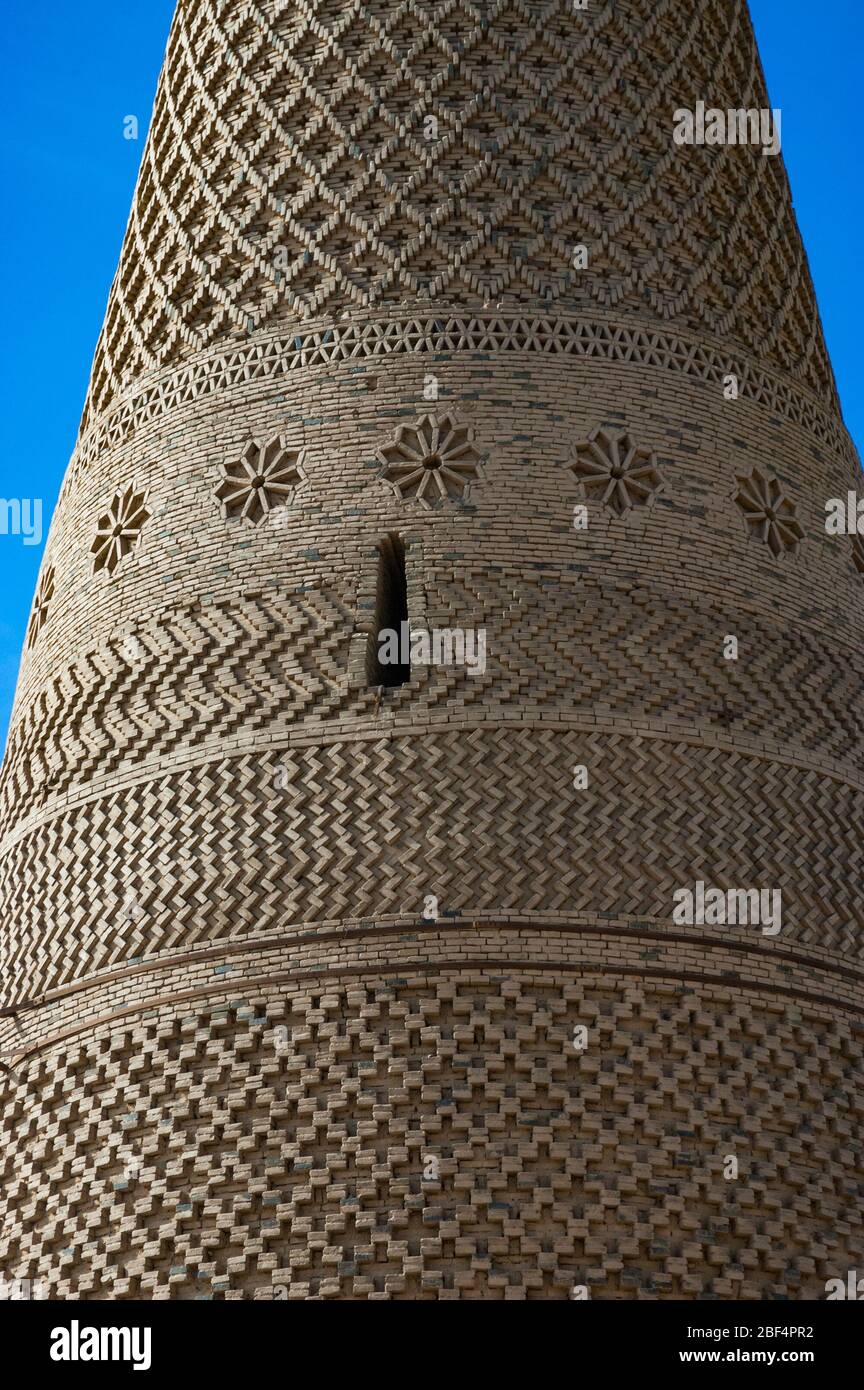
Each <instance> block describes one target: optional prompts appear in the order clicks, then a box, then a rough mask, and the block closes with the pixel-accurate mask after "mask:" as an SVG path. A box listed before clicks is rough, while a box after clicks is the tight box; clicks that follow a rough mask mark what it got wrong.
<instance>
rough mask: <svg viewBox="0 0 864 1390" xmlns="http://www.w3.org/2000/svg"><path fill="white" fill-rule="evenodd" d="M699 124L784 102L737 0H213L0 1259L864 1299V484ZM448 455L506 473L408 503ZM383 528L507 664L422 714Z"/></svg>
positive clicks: (105, 381) (15, 844) (6, 1140)
mask: <svg viewBox="0 0 864 1390" xmlns="http://www.w3.org/2000/svg"><path fill="white" fill-rule="evenodd" d="M699 98H704V99H705V100H706V101H707V102H708V103H709V104H711V103H713V104H715V105H717V106H720V107H726V106H733V107H735V108H740V107H746V106H755V107H762V106H765V105H766V104H768V97H767V95H766V90H765V84H764V80H763V77H762V73H761V68H760V64H759V58H758V54H757V52H756V48H755V44H754V40H753V33H752V28H751V24H750V19H749V15H748V13H747V6H746V4H745V3H744V0H719V3H716V4H712V5H707V4H704V3H702V0H616V2H615V3H611V0H610V3H605V4H604V3H602V0H598V3H596V4H595V3H593V2H592V4H591V5H590V6H589V8H588V10H587V11H576V10H574V8H573V6H572V4H570V3H569V0H549V3H539V0H537V2H536V3H535V0H474V2H473V3H469V0H442V3H440V4H434V5H427V4H423V5H419V4H416V3H414V0H401V2H400V0H364V3H362V4H354V3H349V2H348V0H288V3H283V2H282V0H279V3H276V0H180V3H179V4H178V8H177V13H176V17H175V21H174V24H173V26H172V29H171V34H170V36H169V40H168V49H167V54H166V60H165V66H164V70H163V73H162V77H161V79H160V83H159V88H158V92H157V97H156V104H155V109H154V114H153V121H152V124H151V129H150V134H149V136H148V140H147V143H146V147H145V150H144V155H143V159H142V166H141V171H140V175H139V182H138V187H137V190H136V194H135V199H134V203H133V208H132V215H131V218H130V222H129V227H128V231H127V234H126V238H125V241H124V245H123V248H122V254H121V258H120V265H119V269H118V272H117V276H116V279H115V282H114V286H113V288H112V291H111V296H110V301H109V305H108V309H107V312H106V318H105V324H104V327H103V331H102V335H101V337H100V340H99V344H98V347H97V351H96V357H95V361H94V366H93V373H92V378H91V383H90V391H89V394H88V400H87V404H86V407H85V411H84V417H83V419H82V428H81V433H80V436H79V440H78V444H77V446H76V449H75V452H74V454H73V457H72V459H71V461H70V464H69V468H68V470H67V473H66V478H65V481H64V484H63V487H62V489H61V493H60V499H59V503H58V507H57V510H56V512H55V515H54V518H53V520H52V525H51V531H50V534H49V536H48V539H47V542H46V549H45V557H44V560H43V566H42V575H41V579H40V582H39V585H38V588H37V595H36V598H35V601H34V607H33V611H32V614H31V621H30V624H29V626H28V642H27V646H26V650H25V652H24V654H23V656H22V664H21V671H20V676H19V682H18V688H17V693H16V698H15V706H14V710H13V716H12V721H11V726H10V735H9V742H8V747H7V750H6V756H5V760H4V764H3V769H2V772H0V1097H2V1102H0V1104H2V1108H0V1135H2V1146H0V1209H2V1215H3V1224H2V1226H0V1275H4V1276H5V1277H7V1278H15V1277H17V1278H21V1279H23V1278H29V1279H31V1280H32V1281H36V1282H37V1283H39V1284H41V1285H42V1287H43V1288H44V1290H45V1291H46V1292H48V1293H49V1294H50V1295H51V1296H54V1297H60V1298H69V1299H74V1300H79V1299H80V1300H88V1299H133V1298H145V1299H149V1298H156V1299H166V1298H167V1299H196V1298H215V1299H219V1300H222V1299H240V1298H249V1299H273V1298H277V1299H281V1298H287V1299H300V1300H302V1299H325V1298H331V1299H359V1300H365V1299H382V1298H383V1299H415V1298H416V1299H457V1298H460V1299H461V1298H467V1299H494V1300H497V1299H507V1298H509V1299H548V1300H556V1299H561V1300H564V1299H569V1298H571V1297H572V1296H573V1291H574V1289H580V1288H584V1289H586V1290H587V1291H588V1293H589V1296H590V1297H591V1298H594V1299H662V1298H682V1299H748V1298H755V1299H764V1300H772V1299H804V1298H819V1297H822V1296H824V1289H825V1282H826V1280H827V1279H829V1278H837V1277H839V1278H841V1279H844V1278H845V1275H846V1273H847V1271H849V1270H852V1269H858V1270H861V1269H862V1268H864V1244H862V1228H861V1220H860V1213H861V1211H862V1210H864V1202H862V1198H864V1171H862V1156H861V1146H860V1137H859V1136H860V1132H861V1121H862V1111H864V1090H862V1086H861V1076H862V1066H861V1062H862V1056H861V1052H862V1039H864V991H862V983H864V967H862V962H861V956H862V943H864V899H862V884H864V847H862V837H861V826H862V824H864V775H862V767H864V763H862V752H864V703H862V701H864V695H862V691H864V664H862V657H861V652H862V650H864V580H862V564H861V562H860V560H861V557H860V555H859V549H860V546H858V544H857V539H856V540H850V537H848V536H831V535H828V534H827V533H826V531H825V526H824V519H825V505H826V502H827V501H828V500H829V499H830V498H844V497H845V495H846V493H847V492H848V491H849V490H853V491H854V490H858V491H860V490H861V486H862V484H861V473H860V465H859V462H858V457H857V454H856V451H855V448H854V445H853V443H852V441H851V440H850V438H849V436H848V434H847V432H846V430H845V427H844V425H843V421H842V418H841V415H840V411H839V406H838V402H837V399H836V394H835V390H834V384H833V378H832V374H831V368H830V364H829V361H828V357H827V353H826V351H825V346H824V343H823V339H822V332H821V327H820V323H819V316H818V311H817V309H816V305H815V301H814V297H813V290H812V286H811V283H810V278H809V274H808V270H807V263H806V257H805V254H804V251H803V248H802V246H801V242H800V238H799V236H798V232H797V228H796V225H795V218H794V213H793V210H792V206H791V199H790V196H789V190H788V185H787V181H786V176H785V173H784V169H783V164H782V159H780V158H765V157H763V156H762V154H761V152H760V151H759V150H758V149H757V148H750V147H741V146H738V147H734V148H733V147H723V146H719V147H710V148H709V147H703V148H697V147H692V148H690V147H684V148H679V147H677V146H675V145H674V143H673V141H672V113H673V112H674V110H675V109H676V108H679V107H689V106H692V105H693V103H694V102H695V101H696V100H697V99H699ZM436 122H437V127H436ZM577 244H583V245H584V246H585V247H586V249H587V253H588V263H587V266H586V267H585V268H583V269H579V270H577V269H575V267H574V258H573V252H574V248H575V247H576V246H577ZM730 374H731V375H733V376H734V377H735V378H736V379H737V383H738V396H737V399H735V400H730V399H728V398H727V394H726V390H725V387H726V383H727V381H728V378H729V376H730ZM424 421H426V422H427V424H423V422H424ZM430 421H431V422H433V423H432V424H429V423H428V422H430ZM442 421H447V422H449V425H450V429H451V431H452V438H453V439H456V440H464V441H470V460H469V463H470V469H469V473H470V477H468V476H467V475H466V477H465V478H464V479H462V482H464V484H465V485H464V486H461V485H460V486H456V485H455V482H454V480H453V479H452V478H451V479H450V480H449V482H450V485H449V486H447V487H445V488H443V489H442V488H436V487H432V486H431V485H427V486H425V487H423V488H421V486H420V484H421V482H422V481H423V480H422V479H419V478H418V477H417V476H415V475H414V474H413V473H412V470H411V469H409V471H408V474H407V481H406V475H405V473H404V472H400V469H399V460H398V459H395V467H396V475H394V474H393V468H394V456H393V450H394V445H395V442H396V441H397V440H402V439H413V440H415V445H414V446H412V448H413V453H412V451H411V450H409V453H410V454H411V457H413V458H414V459H415V461H416V459H417V458H419V457H420V454H423V458H422V460H421V462H422V464H423V466H424V467H426V465H428V466H429V468H430V469H435V468H440V467H441V458H440V457H439V456H438V455H437V454H436V453H435V450H434V449H433V448H432V445H431V443H429V441H431V440H432V438H433V436H434V431H435V428H437V425H435V423H434V422H439V423H440V422H442ZM421 436H422V439H423V440H426V441H427V444H428V448H427V447H426V445H424V446H423V448H422V449H421V447H420V444H419V443H416V441H418V440H420V439H421ZM439 438H440V434H439ZM598 439H601V440H606V441H609V440H620V439H629V440H630V441H632V443H633V445H634V447H635V448H638V450H639V451H640V452H639V453H638V459H641V460H650V468H651V474H650V478H649V482H650V498H648V499H647V500H648V501H649V503H650V505H645V506H636V505H633V502H634V500H635V499H636V498H637V497H639V496H641V495H642V494H641V493H639V489H638V486H637V484H638V482H639V480H638V479H636V480H635V482H634V481H633V480H631V482H630V483H628V484H627V487H628V488H629V489H630V491H629V492H628V494H627V499H626V500H627V503H628V505H626V506H625V505H624V499H623V498H622V497H621V496H620V495H619V502H620V505H619V506H617V507H616V506H609V505H606V504H605V502H604V496H606V494H607V493H608V490H609V489H608V484H607V482H606V481H603V480H605V479H607V477H608V480H609V481H610V482H611V481H613V480H615V479H617V477H618V475H617V474H616V473H615V469H616V467H617V466H618V465H617V464H616V459H615V457H614V456H613V455H614V450H612V451H611V452H610V451H608V450H607V452H606V453H605V454H604V453H603V450H602V449H601V460H600V464H599V465H598V466H599V467H600V477H601V482H602V486H600V485H598V486H595V487H594V488H588V489H586V487H585V478H586V476H589V473H590V470H589V473H586V470H585V467H584V466H583V468H582V470H581V472H580V470H579V469H578V468H577V469H576V472H575V473H574V468H573V465H574V460H578V458H579V452H580V445H583V446H584V444H585V443H586V441H591V440H598ZM604 447H605V446H604ZM424 450H425V452H424ZM430 451H431V452H430ZM634 457H637V456H636V455H634ZM604 459H605V460H606V462H607V463H608V469H607V468H606V466H605V464H604V463H603V460H604ZM620 462H621V460H620V459H619V460H618V463H620ZM757 477H758V479H759V480H761V482H760V483H759V496H758V497H756V500H755V501H753V502H752V505H751V506H750V507H749V509H748V508H744V509H742V506H741V497H740V493H741V486H742V484H741V482H740V480H741V479H742V478H743V479H756V478H757ZM232 479H233V482H232V481H231V480H232ZM226 480H228V482H229V483H230V484H231V485H230V487H227V489H226V486H225V485H226ZM238 480H239V481H238ZM268 480H269V481H268ZM400 480H401V481H402V482H404V486H397V485H396V484H398V483H399V482H400ZM456 482H459V479H458V478H457V479H456ZM268 488H269V491H268ZM763 493H764V497H763ZM609 495H611V494H609ZM118 498H120V499H122V498H133V499H139V502H137V503H136V508H138V507H139V506H140V507H143V511H142V512H140V514H137V520H136V518H135V517H127V518H126V519H127V520H129V521H130V525H129V526H128V527H124V526H122V525H120V520H118V519H115V521H114V522H113V523H112V524H110V525H108V524H107V523H106V522H105V520H104V519H105V518H109V519H110V517H111V516H112V515H113V509H114V504H115V501H116V499H118ZM760 498H762V500H763V501H764V502H765V506H766V507H767V508H769V509H771V507H772V499H775V500H777V499H781V500H782V520H783V522H784V526H785V530H784V531H783V532H782V534H781V532H780V530H778V528H777V526H776V525H774V523H775V520H776V518H773V517H769V516H767V513H766V514H765V515H764V516H763V514H762V513H763V510H764V509H763V508H762V507H761V506H760V505H757V504H758V503H759V499H760ZM141 499H143V501H142V500H141ZM606 500H607V501H608V497H607V498H606ZM583 509H584V512H583ZM144 511H146V519H145V518H144ZM577 516H580V518H581V520H580V522H579V523H578V524H577ZM138 521H140V522H141V524H140V525H139V524H138ZM131 522H135V525H134V526H133V525H132V524H131ZM586 523H587V524H586ZM766 523H771V525H768V524H766ZM787 523H788V525H787ZM793 523H794V524H793ZM117 525H120V531H121V532H123V531H126V530H128V531H129V532H132V531H134V535H133V534H129V535H120V534H119V533H118V534H115V527H116V526H117ZM772 525H774V529H773V530H772ZM95 537H98V538H99V541H98V547H97V548H98V549H99V553H100V555H101V556H102V558H103V559H104V561H105V563H101V564H95V563H94V558H95V559H99V556H97V555H95V552H94V551H93V546H94V538H95ZM397 537H398V540H399V545H398V546H397V545H395V543H394V538H397ZM384 542H386V544H385V545H384V550H385V552H386V554H387V555H388V556H389V560H390V566H391V572H392V567H393V565H394V564H395V563H396V561H395V560H394V557H395V556H401V555H403V554H404V559H405V589H406V593H405V602H406V605H407V613H408V620H409V624H410V627H411V630H412V631H415V630H417V629H423V628H427V629H428V628H431V629H435V628H438V629H440V628H447V629H451V630H452V629H481V628H482V629H483V630H484V632H485V635H486V661H485V667H484V669H477V670H474V671H469V670H468V669H466V668H465V667H464V666H458V665H456V666H450V667H447V668H440V667H439V668H436V667H434V666H431V667H424V666H421V665H419V664H417V663H416V662H415V664H414V665H413V666H412V668H411V671H410V679H408V680H407V681H406V682H405V683H404V684H402V685H399V686H393V687H386V686H380V687H379V686H377V685H376V684H374V683H372V684H370V680H371V679H372V678H371V677H370V675H369V670H370V660H369V657H370V651H374V642H375V639H376V636H377V633H378V629H379V626H381V625H383V620H382V611H381V609H380V605H381V602H382V594H384V592H385V589H386V584H385V583H384V581H383V579H382V577H381V570H380V563H381V547H382V543H384ZM109 560H110V563H109ZM400 601H401V600H400ZM400 611H404V610H401V609H400ZM732 637H734V638H735V640H736V642H737V659H731V658H729V656H728V654H727V651H726V648H727V647H728V644H729V640H730V638H732ZM378 678H379V677H378V676H376V679H378ZM578 768H584V770H585V772H586V773H587V779H588V780H587V785H582V786H579V785H577V783H576V781H575V779H574V774H575V772H576V770H577V769H578ZM698 880H702V881H703V882H704V883H705V884H708V885H711V886H714V887H717V888H720V889H721V890H729V889H738V890H751V889H757V890H769V891H770V890H775V891H778V890H779V891H780V893H781V895H782V928H781V930H780V932H779V933H778V934H776V935H768V934H766V933H764V932H763V931H761V930H760V927H759V925H758V924H756V923H749V924H748V923H737V924H731V925H727V924H722V925H716V924H715V925H700V924H699V923H689V924H687V923H683V924H682V923H681V922H679V921H678V920H677V919H675V918H673V903H674V900H675V899H674V895H675V893H676V891H677V890H679V889H681V888H692V887H693V885H694V884H695V883H696V882H697V881H698ZM430 900H431V901H432V902H433V903H434V911H433V909H432V908H429V907H428V906H427V904H428V903H429V902H430ZM579 1025H584V1026H585V1027H587V1029H588V1035H587V1045H586V1046H585V1047H584V1049H581V1050H578V1049H577V1048H576V1047H575V1046H574V1029H575V1028H577V1027H578V1026H579ZM730 1155H732V1156H734V1157H735V1158H736V1159H737V1160H738V1165H739V1174H738V1177H737V1178H734V1179H732V1178H728V1177H727V1176H726V1175H725V1173H724V1169H725V1167H726V1165H727V1161H728V1158H729V1156H730Z"/></svg>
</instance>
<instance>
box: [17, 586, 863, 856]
mask: <svg viewBox="0 0 864 1390" xmlns="http://www.w3.org/2000/svg"><path fill="white" fill-rule="evenodd" d="M425 578H426V586H425V594H426V599H425V603H426V610H427V614H428V616H429V620H430V621H431V620H433V619H434V621H435V622H436V623H437V624H438V625H439V626H441V627H448V626H454V625H456V626H458V625H473V626H484V627H485V628H486V631H487V645H488V649H489V653H490V657H489V663H488V667H487V670H486V672H485V674H483V675H476V676H469V675H468V674H467V673H466V671H465V670H464V669H463V668H452V669H449V670H444V669H436V668H434V667H424V668H417V669H415V671H414V673H413V676H412V682H411V685H410V687H406V688H404V689H402V690H401V691H400V692H399V693H398V694H393V695H391V697H390V701H389V706H388V708H390V709H391V710H393V711H394V712H395V714H396V715H397V717H398V716H399V715H400V714H401V715H402V716H403V717H405V718H410V719H411V720H412V721H422V720H423V719H424V718H428V717H429V716H430V714H432V713H433V712H436V713H438V714H441V713H446V712H450V713H451V714H454V715H456V714H458V713H459V712H460V711H462V712H463V713H464V712H470V711H471V710H472V709H478V710H479V709H482V708H483V707H484V706H485V705H487V704H488V703H489V702H490V701H494V705H495V707H496V708H497V709H499V710H500V711H501V713H502V714H505V713H506V712H507V711H508V710H515V709H517V708H518V707H519V706H520V705H521V704H523V703H524V701H525V699H526V696H528V695H530V700H531V705H532V707H533V708H535V709H537V710H538V711H544V712H551V711H559V712H561V713H562V714H567V715H569V716H572V717H574V718H576V719H578V718H579V717H580V716H581V717H582V718H584V719H591V718H592V717H593V716H594V713H595V711H596V710H597V709H599V708H603V709H607V710H608V711H609V715H610V717H615V718H617V719H619V720H623V721H628V722H629V721H632V720H640V719H651V720H658V719H674V720H675V721H676V723H677V724H678V726H679V727H681V726H683V725H684V724H686V723H690V724H692V726H693V727H694V728H698V729H699V730H700V731H705V730H712V729H713V730H715V731H717V732H720V731H722V732H725V733H726V734H729V733H730V732H731V731H734V735H735V737H736V738H738V739H741V740H744V741H750V742H752V743H753V744H754V745H757V746H760V747H761V746H762V745H763V744H764V743H765V742H766V741H770V742H772V743H773V744H775V745H776V746H777V747H778V748H782V749H783V750H790V749H793V750H794V751H795V753H796V754H797V755H798V756H800V757H801V758H802V759H810V760H813V759H818V760H819V762H820V765H825V766H827V765H828V764H829V763H830V764H833V765H834V766H835V767H836V768H837V769H838V770H842V771H843V772H844V773H845V772H846V771H847V770H848V769H849V768H850V767H851V768H853V769H854V768H856V767H858V766H860V764H861V758H862V754H864V660H862V658H861V657H860V656H859V655H858V653H857V652H855V651H854V650H849V651H848V652H845V651H844V652H843V653H842V656H841V657H840V659H838V654H837V652H836V650H835V649H834V648H833V647H832V643H831V641H830V638H829V637H828V636H827V635H822V634H820V633H819V632H818V631H814V630H808V629H804V630H799V631H797V632H791V631H788V630H784V629H782V628H779V627H778V626H777V625H776V624H775V623H773V622H771V621H770V620H769V619H767V618H765V617H762V616H761V615H759V614H756V613H743V614H738V615H736V620H735V631H736V634H737V635H738V638H739V642H740V643H741V645H742V647H743V648H744V649H745V651H746V652H747V660H746V664H743V665H742V667H739V665H738V664H736V663H725V664H722V663H721V662H720V661H718V659H717V649H718V641H717V633H718V632H719V631H720V629H721V628H722V627H723V625H724V622H728V615H724V612H723V610H722V608H721V606H720V605H719V604H708V603H706V604H702V605H699V606H698V607H697V606H696V605H694V602H693V600H692V599H688V601H687V602H684V601H683V600H681V599H679V598H677V597H676V596H675V595H674V594H662V595H654V594H652V593H650V592H648V591H644V590H642V591H640V590H638V589H637V590H634V591H632V592H630V593H626V592H622V591H621V590H620V589H615V588H613V587H612V586H611V585H610V586H608V587H607V586H605V585H603V584H600V583H596V582H594V581H591V580H582V579H579V580H576V579H574V578H573V577H572V576H567V575H560V574H559V575H547V576H546V578H545V580H544V582H543V583H539V582H538V581H537V580H535V579H532V578H531V577H530V576H523V575H522V574H520V573H519V572H518V571H516V570H515V569H509V571H508V569H507V567H502V572H501V573H500V574H497V575H496V574H490V573H488V572H485V571H482V570H481V569H479V567H478V568H476V569H474V570H473V571H472V570H471V569H470V568H469V567H466V568H462V567H460V570H459V571H458V572H457V571H446V570H440V571H435V570H434V569H432V568H427V570H426V572H425ZM553 583H554V585H555V590H554V592H555V601H554V604H551V603H550V601H549V599H550V585H552V584H553ZM347 587H348V586H347V584H346V586H345V588H346V590H347ZM349 598H350V595H349V594H348V593H347V592H346V593H344V596H343V595H340V594H339V593H338V592H336V593H334V592H333V589H332V586H331V587H326V588H325V587H322V588H320V589H315V590H312V591H310V592H308V593H306V594H304V595H302V596H298V597H293V596H292V597H289V596H281V595H280V596H276V597H274V598H272V599H269V598H265V597H263V596H262V597H260V598H255V599H247V600H244V601H242V602H239V603H234V604H228V603H220V604H214V605H212V606H205V605H204V604H195V605H193V606H192V607H190V608H186V609H180V610H175V611H174V612H172V613H170V614H164V613H163V614H160V615H159V616H158V617H151V618H150V619H149V621H145V622H144V623H143V624H142V625H141V626H140V627H138V628H136V629H135V631H134V632H131V633H126V634H125V635H122V636H121V635H119V634H118V636H117V638H116V639H115V640H114V641H112V642H111V643H109V644H108V646H107V647H106V646H104V645H103V646H100V647H98V648H95V649H94V650H92V651H91V652H88V653H87V655H86V656H84V657H83V658H82V659H80V660H78V661H76V662H75V663H74V664H73V665H71V666H70V667H69V668H68V669H67V670H64V671H58V672H57V673H56V675H55V676H54V677H53V678H52V680H51V683H50V685H48V686H46V687H45V688H44V689H43V690H41V691H39V692H37V693H36V694H35V695H34V698H33V699H32V701H31V703H30V704H29V707H27V708H26V710H25V711H24V713H23V714H22V717H21V718H20V719H19V720H18V722H17V723H16V724H15V725H14V726H13V728H12V730H11V733H10V737H9V743H8V746H7V750H6V759H5V762H4V765H3V770H2V773H0V828H2V830H3V831H5V832H8V831H10V830H13V829H14V827H15V825H16V824H17V823H18V822H19V821H20V820H22V819H25V818H26V817H27V816H28V815H29V814H30V813H31V812H33V811H34V809H36V808H39V807H45V806H57V805H58V804H59V803H62V799H63V798H64V797H66V796H68V795H69V793H70V790H71V789H73V788H75V787H82V786H85V785H86V784H88V783H90V784H92V783H101V782H102V781H103V780H104V779H106V778H108V777H110V776H112V775H115V774H116V773H117V772H118V771H120V772H124V773H130V772H136V771H139V770H143V769H145V768H147V767H148V766H149V767H152V766H153V765H154V763H155V760H156V759H162V758H164V757H165V756H166V755H167V754H175V755H176V754H186V755H189V754H193V753H194V752H195V750H196V749H200V748H201V746H202V745H206V744H207V743H211V744H213V743H214V742H217V741H218V742H224V741H225V740H226V739H229V738H232V737H237V736H241V735H242V736H243V737H244V738H246V739H249V740H252V739H254V738H255V737H256V736H262V735H267V734H269V735H275V736H277V737H278V736H279V735H280V734H281V735H284V734H286V733H287V732H288V731H289V730H290V729H291V728H292V727H294V726H296V725H298V724H303V726H304V727H308V726H309V724H310V721H312V720H314V721H315V723H316V724H317V723H318V721H323V722H324V723H325V725H329V724H333V723H334V722H338V721H339V720H340V719H348V718H352V717H353V718H356V717H358V716H369V715H370V714H371V713H372V711H373V709H374V707H375V703H376V696H375V693H374V691H370V690H367V689H357V688H352V685H351V682H350V680H349V675H350V647H351V638H352V636H353V635H354V633H355V631H356V625H357V618H358V615H357V611H356V609H355V607H354V605H353V603H351V604H350V605H349V602H348V601H347V600H348V599H349Z"/></svg>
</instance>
